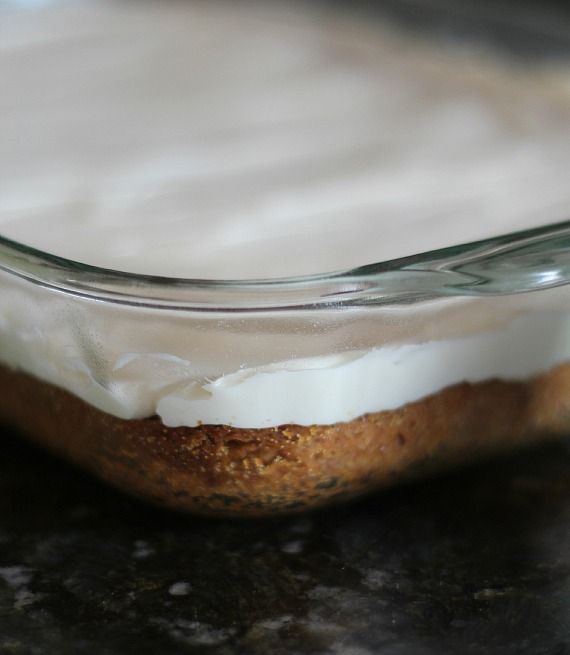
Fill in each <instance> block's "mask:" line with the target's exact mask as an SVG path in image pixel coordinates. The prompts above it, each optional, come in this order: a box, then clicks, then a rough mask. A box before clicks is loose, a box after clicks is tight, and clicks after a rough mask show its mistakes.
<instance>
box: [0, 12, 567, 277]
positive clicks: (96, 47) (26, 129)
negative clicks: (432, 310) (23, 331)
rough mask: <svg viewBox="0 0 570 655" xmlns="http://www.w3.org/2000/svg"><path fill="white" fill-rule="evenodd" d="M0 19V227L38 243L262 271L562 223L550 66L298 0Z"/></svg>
mask: <svg viewBox="0 0 570 655" xmlns="http://www.w3.org/2000/svg"><path fill="white" fill-rule="evenodd" d="M10 7H12V8H10ZM0 11H1V12H2V13H1V20H2V25H3V35H2V40H1V42H0V49H1V57H0V78H1V79H2V88H3V93H2V101H1V118H2V129H1V130H0V152H2V158H0V179H1V180H2V193H1V194H0V233H2V234H4V235H6V236H8V237H11V238H14V239H16V240H20V241H23V242H25V243H28V244H31V245H34V246H36V247H39V248H41V249H44V250H47V251H49V252H54V253H56V254H59V255H63V256H66V257H68V258H71V259H75V260H79V261H83V262H87V263H90V264H96V265H101V266H104V267H109V268H115V269H120V270H128V271H134V272H139V273H154V274H158V275H168V276H176V277H193V278H230V279H233V278H246V277H280V276H289V275H302V274H306V273H323V272H327V271H332V270H340V269H346V268H350V267H354V266H359V265H364V264H370V263H374V262H378V261H382V260H386V259H392V258H396V257H399V256H403V255H409V254H414V253H417V252H422V251H426V250H430V249H432V248H435V247H441V246H444V245H452V244H454V243H458V242H467V241H471V240H474V239H477V238H482V237H485V236H493V235H497V234H500V233H508V232H511V231H513V230H515V229H519V228H525V227H531V226H534V225H536V224H537V222H541V223H548V222H555V221H556V220H563V219H565V218H566V217H567V213H568V207H569V206H570V186H569V185H568V179H567V178H568V176H567V171H568V169H569V166H570V129H569V126H570V82H569V80H570V75H568V74H567V73H566V75H563V74H561V71H560V70H558V71H557V70H554V69H553V68H548V67H543V68H542V69H541V68H538V67H535V68H534V70H530V69H529V68H528V67H527V68H526V69H525V68H524V67H523V66H522V65H520V64H519V65H518V66H517V65H516V64H514V63H511V64H508V63H506V62H505V61H500V60H498V59H497V58H493V57H492V56H491V55H490V54H489V53H486V54H485V53H478V52H476V51H467V52H462V51H461V50H460V49H459V48H452V47H451V46H449V45H448V46H446V47H444V46H440V47H439V48H438V47H436V46H430V45H427V44H424V45H422V44H418V43H417V42H416V41H414V40H412V39H411V38H410V37H406V36H402V35H396V34H393V33H391V32H390V31H389V30H388V29H387V28H386V26H383V25H381V24H375V23H374V22H372V23H371V24H369V25H366V24H364V21H362V22H358V21H356V20H349V19H348V18H346V17H345V18H342V17H338V16H336V17H335V16H334V15H333V12H328V13H327V12H324V11H323V12H319V11H318V10H317V9H316V8H311V7H310V3H307V5H306V6H305V7H304V8H303V7H300V6H297V9H296V10H295V9H294V8H293V7H290V8H289V9H287V8H286V6H284V5H281V6H280V5H278V4H273V3H263V2H257V3H256V2H239V3H237V2H233V3H229V2H227V3H225V2H174V1H173V2H169V1H167V2H155V3H152V2H142V3H138V2H136V3H135V2H126V1H125V2H119V1H115V2H113V1H110V0H100V1H97V2H93V1H89V0H85V1H83V2H56V3H47V4H46V5H43V3H42V4H41V5H40V6H39V7H36V8H35V9H28V10H26V9H14V6H13V5H10V3H9V4H8V8H4V9H2V10H0Z"/></svg>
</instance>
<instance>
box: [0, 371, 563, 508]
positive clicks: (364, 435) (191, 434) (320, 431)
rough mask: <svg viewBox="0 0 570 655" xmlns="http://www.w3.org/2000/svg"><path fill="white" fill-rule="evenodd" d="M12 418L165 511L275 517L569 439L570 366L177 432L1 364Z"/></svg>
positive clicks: (1, 415)
mask: <svg viewBox="0 0 570 655" xmlns="http://www.w3.org/2000/svg"><path fill="white" fill-rule="evenodd" d="M0 393H1V396H0V397H1V398H2V400H1V402H0V419H1V420H3V421H5V422H9V423H11V424H13V425H15V426H16V427H17V428H19V429H20V430H22V431H23V432H24V433H26V434H27V435H29V436H30V437H31V438H32V439H34V440H35V441H37V442H39V443H41V444H44V445H45V446H47V447H49V448H51V449H52V450H55V451H56V452H58V453H61V454H62V455H64V456H65V457H67V458H69V459H72V460H73V461H75V462H76V463H78V464H79V465H81V466H82V467H84V468H86V469H88V470H90V471H92V472H93V473H95V474H96V475H98V476H99V477H100V478H103V479H104V480H107V481H108V482H110V483H112V484H114V485H115V486H117V487H120V488H122V489H124V490H126V491H128V492H130V493H133V494H135V495H138V496H141V497H144V498H146V499H149V500H151V501H152V502H154V503H156V504H161V505H167V506H169V507H172V508H176V509H182V510H189V511H196V512H201V513H208V514H219V515H242V516H245V515H249V516H256V515H269V514H272V513H277V512H283V511H298V510H302V509H305V508H309V507H315V506H319V505H323V504H325V503H327V502H329V501H332V500H335V499H344V498H349V497H352V496H354V495H357V494H360V493H363V492H365V491H368V490H370V489H374V488H378V487H382V486H386V485H389V484H392V483H393V482H396V481H399V480H402V479H408V478H411V477H415V476H418V475H422V474H425V473H426V472H429V471H432V470H437V469H441V468H443V467H446V466H449V465H451V464H455V463H458V462H462V461H465V460H468V459H471V458H477V457H481V456H485V455H487V454H489V453H491V452H494V451H502V450H507V449H509V448H513V447H515V446H522V445H525V444H527V443H530V442H532V441H536V440H539V439H545V438H549V437H554V436H558V435H561V434H564V433H567V432H568V429H569V427H570V364H566V365H564V366H561V367H558V368H557V369H554V370H553V371H551V372H549V373H547V374H545V375H542V376H540V377H537V378H535V379H534V380H532V381H530V382H528V383H516V382H501V381H496V380H492V381H488V382H483V383H479V384H459V385H455V386H453V387H449V388H447V389H445V390H443V391H441V392H440V393H437V394H434V395H432V396H430V397H428V398H425V399H423V400H420V401H417V402H414V403H410V404H408V405H406V406H404V407H402V408H400V409H397V410H394V411H385V412H378V413H375V414H368V415H366V416H363V417H361V418H359V419H357V420H354V421H351V422H349V423H337V424H335V425H330V426H320V425H315V426H310V427H304V426H298V425H282V426H279V427H276V428H267V429H242V428H232V427H229V426H216V425H202V426H200V427H196V428H185V427H182V428H166V427H164V426H163V425H162V423H161V421H160V419H159V418H157V417H152V418H148V419H144V420H123V419H118V418H115V417H113V416H110V415H108V414H105V413H103V412H101V411H99V410H97V409H95V408H93V407H91V406H90V405H87V404H86V403H84V402H83V401H82V400H80V399H78V398H76V397H75V396H73V395H71V394H70V393H68V392H66V391H63V390H62V389H59V388H57V387H55V386H53V385H50V384H47V383H44V382H41V381H39V380H37V379H35V378H33V377H31V376H29V375H27V374H25V373H22V372H18V371H13V370H10V369H7V368H4V367H0Z"/></svg>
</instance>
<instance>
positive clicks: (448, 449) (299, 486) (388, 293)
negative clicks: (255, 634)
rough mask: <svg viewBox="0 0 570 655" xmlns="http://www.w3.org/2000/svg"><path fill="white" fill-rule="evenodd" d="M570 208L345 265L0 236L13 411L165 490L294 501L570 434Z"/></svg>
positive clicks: (264, 508) (281, 503)
mask: <svg viewBox="0 0 570 655" xmlns="http://www.w3.org/2000/svg"><path fill="white" fill-rule="evenodd" d="M569 274H570V223H557V224H551V225H546V226H542V227H539V228H536V229H530V230H525V231H519V232H514V233H510V234H507V235H503V236H498V237H496V238H491V239H485V240H481V241H475V242H471V243H467V244H463V245H456V246H452V247H447V248H443V249H438V250H432V251H429V252H425V253H421V254H415V255H413V256H408V257H404V258H399V259H393V260H389V261H382V262H380V263H376V264H367V265H365V266H361V267H356V268H351V269H350V270H341V271H338V272H333V273H326V274H322V275H321V274H315V275H303V276H297V277H288V278H267V279H244V280H224V279H220V280H209V279H182V278H174V277H158V276H156V275H144V274H140V273H126V272H119V271H115V270H111V269H109V268H102V267H97V266H92V265H88V264H85V263H81V262H78V261H72V260H70V259H66V258H64V257H60V256H55V255H53V254H50V253H48V252H44V251H43V250H39V249H36V248H33V247H31V246H30V245H26V244H25V243H21V242H18V241H16V240H12V239H8V238H5V237H0V362H1V363H2V365H1V366H0V388H1V392H2V393H1V400H0V419H1V420H2V421H4V422H6V423H8V424H11V425H13V426H15V427H16V428H18V429H19V430H21V431H22V433H25V434H26V435H28V436H29V437H30V438H31V439H33V440H35V441H37V442H38V443H41V444H43V445H45V446H47V447H49V448H51V449H52V450H54V451H56V452H58V453H60V454H62V455H63V456H65V457H67V458H69V459H71V460H73V461H75V462H77V463H78V464H79V465H80V466H82V467H84V468H86V469H88V470H90V471H92V472H93V473H95V474H96V475H98V476H99V477H100V478H102V479H104V480H107V481H108V482H110V483H112V484H114V485H116V486H118V487H120V488H122V489H124V490H126V491H128V492H130V493H133V494H136V495H139V496H142V497H144V498H146V499H148V500H150V501H152V502H154V503H157V504H161V505H166V506H169V507H172V508H176V509H182V510H190V511H197V512H204V513H211V514H221V515H265V514H273V513H276V512H283V511H285V512H291V511H299V510H303V509H305V508H310V507H315V506H319V505H322V504H324V503H328V502H331V501H335V500H342V499H347V498H350V497H353V496H355V495H358V494H361V493H363V492H366V491H369V490H371V489H376V488H380V487H383V486H386V485H389V484H392V483H394V482H398V481H401V480H406V479H410V478H413V477H416V476H419V475H425V474H427V473H429V472H431V471H436V470H440V469H442V468H445V467H447V466H450V465H454V464H456V463H460V462H463V461H468V460H470V459H474V458H479V457H483V456H486V455H488V454H490V453H493V452H498V451H503V450H507V449H510V448H512V447H519V446H524V445H526V444H529V443H531V442H534V441H538V440H542V439H548V438H560V437H561V436H563V435H566V434H568V432H569V429H570V393H569V392H570V329H569V328H570V287H569V286H568V282H569V281H570V277H569Z"/></svg>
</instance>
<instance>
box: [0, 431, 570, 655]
mask: <svg viewBox="0 0 570 655" xmlns="http://www.w3.org/2000/svg"><path fill="white" fill-rule="evenodd" d="M82 652H85V653H97V654H102V655H103V654H108V655H119V654H123V653H138V654H139V655H146V654H147V653H148V654H150V653H204V654H210V653H211V654H215V655H225V654H233V653H240V654H241V653H244V654H251V655H272V654H276V655H277V654H281V653H287V654H290V653H294V654H299V655H305V654H307V655H309V654H311V655H317V654H318V655H325V654H327V655H328V654H331V655H332V654H335V655H336V654H341V655H372V654H374V655H376V654H381V655H396V654H398V655H400V654H401V655H420V654H422V655H424V654H432V653H433V654H434V655H435V654H445V653H493V654H497V655H500V654H503V653H504V654H507V653H509V654H510V653H513V654H515V653H516V654H519V653H525V654H526V653H528V654H533V655H538V654H547V653H548V654H550V655H565V654H568V653H570V444H566V445H565V444H556V445H552V446H549V447H545V448H543V449H541V450H534V451H530V452H526V453H521V454H519V455H515V456H512V457H509V458H504V459H501V460H495V461H493V462H490V463H485V464H482V465H479V466H477V467H474V468H471V469H464V470H461V471H458V472H455V473H453V474H451V475H448V476H445V477H442V478H439V479H436V480H431V481H427V482H423V483H420V484H416V485H413V486H408V487H405V488H401V489H398V490H393V491H391V492H388V493H384V494H382V495H378V496H374V497H371V498H368V499H366V500H365V501H361V502H360V503H357V504H354V505H350V506H345V507H341V508H337V509H334V510H329V511H327V512H322V513H318V514H315V515H311V516H305V517H297V518H289V519H280V520H275V521H255V522H251V521H250V522H245V523H239V522H233V523H232V522H227V521H223V522H221V521H211V520H204V519H193V518H189V517H185V516H178V515H173V514H167V513H164V512H160V511H157V510H153V509H150V508H148V507H146V506H143V505H142V504H139V503H138V502H135V501H131V500H130V499H127V498H125V497H124V496H122V495H120V494H118V493H116V492H114V491H112V490H110V489H107V488H106V487H104V486H102V485H100V484H99V483H97V482H95V481H93V480H91V479H90V478H88V477H85V476H84V475H82V474H81V473H80V472H77V471H75V470H74V469H71V468H69V467H68V466H66V465H64V464H61V463H60V462H58V461H56V460H54V459H52V458H51V457H50V456H48V455H45V454H44V453H42V452H40V451H38V450H36V449H35V448H32V447H31V446H28V445H27V444H25V443H24V442H23V441H20V440H17V439H15V438H13V437H12V436H11V435H9V434H6V435H3V437H2V458H1V460H0V653H1V654H2V655H8V654H14V655H19V654H24V653H26V654H27V653H30V654H31V653H33V654H37V655H43V654H46V655H51V654H54V655H55V654H57V655H65V654H67V653H82Z"/></svg>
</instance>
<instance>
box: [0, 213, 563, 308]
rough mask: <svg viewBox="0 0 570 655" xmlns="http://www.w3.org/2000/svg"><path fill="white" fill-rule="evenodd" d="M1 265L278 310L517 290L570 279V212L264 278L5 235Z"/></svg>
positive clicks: (196, 300)
mask: <svg viewBox="0 0 570 655" xmlns="http://www.w3.org/2000/svg"><path fill="white" fill-rule="evenodd" d="M0 271H1V272H4V273H8V274H9V275H13V276H16V277H18V278H21V279H23V280H26V281H27V282H30V283H33V284H35V285H38V286H40V287H44V288H47V289H51V290H52V291H56V292H59V293H64V294H67V295H71V296H77V297H83V298H88V299H92V300H99V301H105V302H112V303H116V304H122V305H131V306H132V305H134V306H140V307H147V308H154V309H168V310H185V311H210V312H212V311H214V312H215V311H220V312H230V311H231V312H245V311H268V310H269V311H276V310H295V309H334V308H339V309H340V308H347V307H357V306H378V305H390V304H392V305H393V304H408V305H409V304H411V303H416V302H422V301H425V300H429V299H435V298H438V297H461V296H469V297H474V296H475V297H476V296H488V295H510V294H515V293H526V292H531V291H538V290H540V289H545V288H553V287H558V286H563V285H566V284H568V283H570V220H568V221H564V222H559V223H551V224H547V225H543V226H540V227H537V228H531V229H527V230H522V231H517V232H511V233H509V234H505V235H501V236H497V237H491V238H487V239H483V240H478V241H473V242H470V243H462V244H457V245H453V246H448V247H445V248H441V249H437V250H431V251H426V252H421V253H418V254H415V255H410V256H407V257H401V258H398V259H392V260H385V261H380V262H376V263H372V264H366V265H363V266H359V267H356V268H352V269H349V270H341V271H332V272H325V273H319V274H314V275H301V276H293V277H281V278H258V279H251V278H250V279H200V278H177V277H168V276H157V275H145V274H140V273H131V272H126V271H120V270H114V269H109V268H103V267H98V266H93V265H90V264H86V263H83V262H80V261H74V260H71V259H67V258H64V257H60V256H57V255H54V254H52V253H49V252H45V251H43V250H39V249H37V248H33V247H31V246H28V245H26V244H24V243H21V242H18V241H14V240H11V239H8V238H7V237H4V236H2V235H1V234H0Z"/></svg>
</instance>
